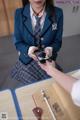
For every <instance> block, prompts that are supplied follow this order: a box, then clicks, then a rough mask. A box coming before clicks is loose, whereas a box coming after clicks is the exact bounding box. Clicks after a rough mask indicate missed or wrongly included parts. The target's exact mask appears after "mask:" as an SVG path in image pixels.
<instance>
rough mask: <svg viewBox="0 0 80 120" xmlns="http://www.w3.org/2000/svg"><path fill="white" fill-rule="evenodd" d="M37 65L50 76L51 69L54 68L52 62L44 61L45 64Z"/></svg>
mask: <svg viewBox="0 0 80 120" xmlns="http://www.w3.org/2000/svg"><path fill="white" fill-rule="evenodd" d="M39 65H40V67H41V68H42V69H43V70H44V71H46V72H47V74H49V75H50V76H52V75H53V68H54V67H55V62H54V61H52V62H49V61H46V63H44V64H41V63H39Z"/></svg>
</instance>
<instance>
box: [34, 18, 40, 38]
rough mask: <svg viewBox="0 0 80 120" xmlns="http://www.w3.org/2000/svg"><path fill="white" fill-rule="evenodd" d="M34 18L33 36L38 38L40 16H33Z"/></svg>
mask: <svg viewBox="0 0 80 120" xmlns="http://www.w3.org/2000/svg"><path fill="white" fill-rule="evenodd" d="M35 18H36V25H35V28H34V36H35V38H36V40H39V39H40V34H41V26H40V20H41V17H38V16H35Z"/></svg>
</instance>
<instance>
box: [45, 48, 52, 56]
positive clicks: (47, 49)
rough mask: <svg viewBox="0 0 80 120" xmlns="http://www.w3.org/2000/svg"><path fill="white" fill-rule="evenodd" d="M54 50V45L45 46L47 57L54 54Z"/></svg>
mask: <svg viewBox="0 0 80 120" xmlns="http://www.w3.org/2000/svg"><path fill="white" fill-rule="evenodd" d="M52 50H53V48H52V47H46V48H45V50H44V51H45V53H46V57H51V56H52Z"/></svg>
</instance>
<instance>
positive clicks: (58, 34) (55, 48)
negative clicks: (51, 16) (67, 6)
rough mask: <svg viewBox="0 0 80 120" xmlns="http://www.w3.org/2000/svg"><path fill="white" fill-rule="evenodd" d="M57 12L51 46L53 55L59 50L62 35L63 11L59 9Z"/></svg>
mask: <svg viewBox="0 0 80 120" xmlns="http://www.w3.org/2000/svg"><path fill="white" fill-rule="evenodd" d="M58 12H59V13H58V21H57V31H56V34H55V37H54V43H53V44H52V45H51V47H53V51H54V52H55V53H57V52H58V51H59V49H60V48H61V45H62V34H63V11H62V10H61V9H60V10H59V11H58ZM56 14H57V13H56Z"/></svg>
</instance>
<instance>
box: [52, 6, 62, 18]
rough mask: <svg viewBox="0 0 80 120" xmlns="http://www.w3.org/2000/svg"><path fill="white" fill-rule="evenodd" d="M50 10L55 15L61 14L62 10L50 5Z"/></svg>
mask: <svg viewBox="0 0 80 120" xmlns="http://www.w3.org/2000/svg"><path fill="white" fill-rule="evenodd" d="M50 10H51V11H52V13H53V12H54V14H55V15H57V16H63V10H62V9H61V8H59V7H56V6H53V5H51V6H50Z"/></svg>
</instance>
